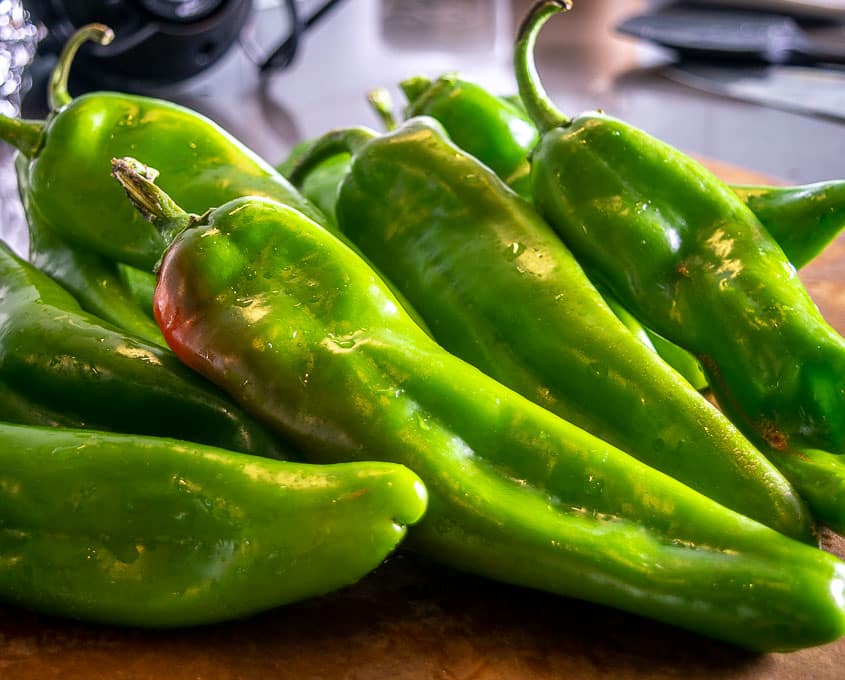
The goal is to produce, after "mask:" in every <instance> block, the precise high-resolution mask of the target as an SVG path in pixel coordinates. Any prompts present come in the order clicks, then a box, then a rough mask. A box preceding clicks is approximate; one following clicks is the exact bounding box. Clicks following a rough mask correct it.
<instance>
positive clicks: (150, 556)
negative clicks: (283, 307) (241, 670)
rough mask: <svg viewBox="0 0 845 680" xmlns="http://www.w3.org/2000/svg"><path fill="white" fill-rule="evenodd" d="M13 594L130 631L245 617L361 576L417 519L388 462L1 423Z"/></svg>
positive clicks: (2, 563)
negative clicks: (288, 458)
mask: <svg viewBox="0 0 845 680" xmlns="http://www.w3.org/2000/svg"><path fill="white" fill-rule="evenodd" d="M0 461H2V462H0V467H2V469H3V483H2V484H0V529H2V531H0V599H2V600H3V601H5V602H10V603H13V604H16V605H22V606H24V607H27V608H30V609H35V610H38V611H41V612H47V613H49V614H58V615H60V616H68V617H72V618H75V619H84V620H87V621H97V622H103V623H117V624H123V625H131V626H154V627H163V626H185V625H194V624H201V623H211V622H215V621H223V620H226V619H232V618H237V617H242V616H246V615H249V614H252V613H254V612H257V611H261V610H263V609H269V608H271V607H275V606H277V605H280V604H285V603H288V602H294V601H296V600H301V599H304V598H307V597H314V596H316V595H321V594H323V593H327V592H330V591H332V590H336V589H337V588H341V587H343V586H346V585H349V584H350V583H354V582H355V581H357V580H358V579H360V578H361V577H362V576H364V575H365V574H367V572H369V571H371V570H372V569H373V568H375V567H376V566H377V565H378V564H379V563H380V562H381V561H382V560H383V559H384V558H385V556H386V555H387V554H388V553H389V552H390V551H391V550H392V549H393V548H394V547H395V546H396V544H397V543H399V541H400V540H401V539H402V537H403V536H404V534H405V531H406V528H405V525H407V524H412V523H414V522H416V521H417V520H418V519H419V518H420V516H421V515H422V514H423V512H424V510H425V505H426V495H425V489H424V488H423V486H422V484H421V482H420V481H419V478H418V477H417V476H416V475H414V474H413V473H412V472H410V471H409V470H407V469H406V468H403V467H400V466H398V465H391V464H387V463H354V464H347V465H330V466H316V465H304V464H299V463H286V462H280V461H275V460H268V459H266V458H257V457H255V456H246V455H243V454H239V453H232V452H229V451H225V450H222V449H217V448H213V447H210V446H202V445H200V444H193V443H188V442H181V441H177V440H174V439H159V438H155V437H138V436H136V435H132V436H127V435H119V434H110V433H105V432H94V431H86V430H65V429H61V428H39V427H24V426H16V425H7V424H3V423H0Z"/></svg>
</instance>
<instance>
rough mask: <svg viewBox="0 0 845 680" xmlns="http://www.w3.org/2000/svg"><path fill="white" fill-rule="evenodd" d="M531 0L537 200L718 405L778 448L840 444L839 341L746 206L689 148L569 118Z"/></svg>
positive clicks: (525, 52) (523, 69) (529, 72)
mask: <svg viewBox="0 0 845 680" xmlns="http://www.w3.org/2000/svg"><path fill="white" fill-rule="evenodd" d="M564 6H565V3H561V2H542V3H539V4H538V5H536V6H535V8H534V9H533V10H532V12H531V13H530V14H529V16H528V17H527V19H526V21H525V22H524V23H523V25H522V29H521V31H520V37H519V40H518V41H517V48H516V55H515V64H516V69H517V81H518V82H519V90H520V95H521V96H522V99H523V102H524V103H525V106H526V109H527V110H528V111H529V113H530V115H531V118H532V120H533V121H534V122H535V124H536V125H537V127H538V128H539V129H540V130H542V131H543V136H542V138H541V140H540V142H539V143H538V145H537V146H536V147H535V149H534V151H533V154H532V163H531V178H532V193H533V195H534V201H535V204H536V205H537V206H538V208H539V209H540V211H541V212H542V213H543V215H544V216H545V217H546V219H547V220H548V221H549V223H550V224H551V225H552V226H553V227H554V228H555V229H556V230H557V231H558V232H559V233H560V235H561V238H562V239H563V240H564V241H565V242H566V244H567V245H568V246H569V247H570V248H571V249H572V251H573V252H574V253H575V255H576V256H577V257H578V258H579V260H581V261H583V262H584V263H585V265H586V266H589V267H590V269H591V271H593V270H594V271H596V272H598V273H600V274H601V275H602V276H603V277H604V279H605V281H606V283H607V284H608V286H609V287H610V288H611V290H612V291H613V292H614V293H615V294H616V295H617V297H618V298H619V299H620V301H621V302H622V303H623V304H624V305H625V306H626V307H627V308H628V309H630V310H631V311H632V312H633V313H634V315H635V316H636V317H637V318H639V319H642V320H643V321H644V323H645V324H646V325H648V326H650V327H652V328H654V329H655V330H656V331H657V332H658V333H660V334H661V335H663V336H665V337H666V338H668V339H669V340H671V341H672V342H675V343H676V344H678V345H680V346H682V347H684V348H685V349H687V350H689V351H691V352H693V354H695V355H696V357H697V358H698V359H699V360H700V361H701V362H702V364H703V365H704V367H705V369H706V370H707V374H708V378H709V383H710V386H711V389H712V390H713V392H714V394H715V395H716V397H717V399H718V401H719V404H720V405H721V406H722V408H723V409H724V410H725V411H726V412H727V413H728V414H730V416H731V418H732V419H733V420H734V422H736V423H737V424H739V425H740V426H741V427H742V428H743V429H744V430H745V431H746V432H748V433H749V434H750V435H752V436H756V437H758V438H759V439H760V440H762V441H765V442H766V443H768V444H769V445H770V446H772V447H773V448H775V449H779V450H786V449H796V448H820V449H824V450H827V451H830V452H832V453H842V452H845V341H843V339H842V338H841V337H840V336H839V334H838V333H836V331H835V330H834V329H833V328H831V327H830V325H828V324H827V323H826V322H825V320H824V319H823V318H822V316H821V315H820V314H819V311H818V309H817V308H816V306H815V305H814V304H813V302H812V300H811V299H810V296H809V295H808V294H807V291H806V290H805V289H804V287H803V285H802V284H801V282H800V280H799V279H798V276H797V274H796V271H795V268H794V267H793V266H792V264H791V263H790V262H789V260H788V259H787V258H786V256H785V255H784V253H783V250H782V249H781V248H780V247H779V246H778V244H777V242H776V241H775V240H774V239H773V238H772V237H771V236H770V235H769V234H768V233H767V232H766V231H765V229H764V228H763V226H762V225H761V224H760V222H759V220H758V219H757V218H756V217H755V216H754V214H753V213H752V212H751V210H750V209H749V208H748V207H747V206H746V205H745V204H744V203H743V202H742V201H741V200H740V199H739V198H738V197H737V196H736V194H734V193H733V192H732V191H731V190H730V189H729V188H728V187H726V186H725V185H724V184H723V183H722V182H720V181H719V180H718V179H717V178H716V177H715V176H713V175H712V174H711V173H710V172H709V171H708V170H706V169H705V168H704V167H702V166H701V165H700V164H699V163H697V162H695V161H694V160H692V159H691V158H689V157H688V156H685V155H684V154H682V153H680V152H678V151H676V150H675V149H672V148H671V147H669V146H668V145H666V144H664V143H662V142H660V141H658V140H656V139H654V138H653V137H650V136H649V135H647V134H645V133H644V132H642V131H640V130H637V129H636V128H633V127H631V126H629V125H627V124H625V123H623V122H622V121H619V120H616V119H614V118H611V117H609V116H606V115H604V114H602V113H598V112H596V113H585V114H582V115H580V116H578V117H576V118H574V119H572V120H570V119H568V118H566V117H565V116H563V114H561V113H560V112H559V111H558V110H557V109H556V108H555V107H554V105H553V104H552V103H551V101H550V100H549V99H548V97H547V96H546V94H545V92H544V91H543V90H542V86H541V85H540V82H539V78H538V76H537V72H536V69H535V67H534V62H533V55H532V50H533V45H534V41H535V38H536V35H537V33H538V31H539V29H540V26H542V24H543V23H544V22H545V21H546V20H547V19H548V18H549V17H550V16H551V15H552V14H554V13H556V12H558V11H560V10H561V9H563V8H564Z"/></svg>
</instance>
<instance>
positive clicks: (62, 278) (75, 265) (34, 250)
mask: <svg viewBox="0 0 845 680" xmlns="http://www.w3.org/2000/svg"><path fill="white" fill-rule="evenodd" d="M22 159H23V156H18V159H17V160H18V163H17V167H18V169H19V173H18V188H19V190H20V194H21V199H22V201H23V204H24V209H25V211H26V219H27V223H28V225H29V261H30V262H31V263H32V264H33V265H35V266H36V267H37V268H38V269H40V270H41V271H42V272H44V273H45V274H47V275H49V276H50V277H51V278H52V279H54V280H55V281H57V282H59V283H60V284H61V285H62V286H63V287H64V288H66V289H67V290H68V291H69V292H70V293H72V294H73V296H74V297H75V298H76V299H77V301H78V302H79V303H80V305H81V306H82V307H83V308H84V309H85V311H87V312H91V313H92V314H94V315H96V316H98V317H100V318H101V319H103V320H105V321H108V322H109V323H113V324H114V325H115V326H118V327H119V328H122V329H123V330H125V331H127V332H129V333H131V334H132V335H135V336H137V337H139V338H141V339H142V340H146V341H147V342H151V343H153V344H156V345H160V346H163V347H167V343H165V342H164V338H163V337H162V335H161V331H160V330H159V329H158V326H156V324H155V321H153V319H152V294H151V293H150V297H149V301H148V303H147V308H148V309H149V313H146V312H145V311H144V309H143V307H142V306H141V304H143V303H141V304H139V301H138V300H137V299H135V297H133V293H132V289H131V288H130V287H129V285H127V283H126V281H125V280H124V278H123V276H122V275H121V271H120V269H119V267H120V265H118V264H116V263H114V262H112V261H111V260H109V259H108V258H106V257H103V256H102V255H98V254H97V253H93V252H90V251H87V250H85V249H84V248H80V247H78V246H75V245H73V244H71V243H70V242H68V241H67V240H66V239H63V238H62V237H61V236H58V235H57V234H55V233H54V232H53V230H52V229H51V228H50V227H49V226H47V224H46V223H45V221H44V219H43V217H42V216H41V214H40V212H39V211H38V210H37V208H36V207H35V206H33V205H31V204H30V202H29V200H28V192H27V187H26V179H25V177H24V176H23V173H22V172H20V170H22V169H23V165H24V164H25V163H22V162H21V161H22ZM135 271H136V272H137V273H138V275H139V276H141V277H143V276H145V275H146V276H149V277H150V278H152V279H153V281H155V277H153V275H152V274H147V273H146V272H140V271H138V270H135Z"/></svg>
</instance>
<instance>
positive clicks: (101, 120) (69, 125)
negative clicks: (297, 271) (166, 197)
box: [0, 25, 325, 271]
mask: <svg viewBox="0 0 845 680" xmlns="http://www.w3.org/2000/svg"><path fill="white" fill-rule="evenodd" d="M110 35H111V31H110V30H109V29H107V28H106V27H103V26H99V25H93V26H92V27H88V28H86V29H83V30H81V31H79V32H78V33H77V34H76V35H75V36H74V38H72V39H71V42H70V43H69V44H68V46H67V47H66V49H65V52H64V53H63V55H62V58H61V59H60V63H59V66H58V67H57V70H56V74H55V75H54V79H53V82H52V85H51V87H52V90H51V102H52V103H53V113H52V114H51V115H50V116H49V118H48V119H47V121H46V122H45V123H40V122H22V121H17V120H14V119H10V118H7V117H4V116H0V139H3V140H5V141H7V142H9V143H11V144H13V145H15V146H16V147H17V148H18V150H19V151H20V152H21V154H22V155H24V156H25V157H26V158H27V159H28V161H29V162H28V163H27V164H26V167H25V169H24V175H25V178H26V184H27V187H28V203H29V205H30V207H31V209H34V210H38V212H39V213H40V215H41V217H42V218H43V222H44V224H45V225H46V226H47V227H49V228H50V229H52V230H53V232H54V233H56V234H58V235H60V236H62V237H64V238H65V239H67V240H68V241H71V242H73V243H75V244H76V245H78V246H84V247H85V248H87V249H89V250H91V251H93V252H96V253H99V254H100V255H104V256H106V257H108V258H110V259H112V260H115V261H119V262H125V263H127V264H131V265H134V266H136V267H138V268H140V269H144V270H146V271H152V269H153V267H154V266H155V264H156V262H157V261H158V259H159V258H160V257H161V254H162V252H163V250H164V246H165V244H164V241H163V240H162V238H161V236H160V235H159V234H158V232H157V231H156V230H155V229H154V228H153V227H152V225H150V224H149V223H147V222H145V221H144V220H143V219H141V218H140V217H139V216H138V215H137V213H135V212H134V211H133V210H132V209H131V207H130V206H128V205H127V204H126V201H125V199H124V197H123V195H122V193H121V191H120V188H119V187H117V186H116V185H115V184H114V182H112V181H111V180H110V179H109V168H110V163H111V159H112V158H113V157H114V156H123V155H126V154H129V153H133V154H137V155H139V156H143V157H144V158H146V159H148V161H149V162H150V163H154V164H156V167H157V168H158V169H159V170H161V171H162V172H164V173H165V174H166V176H167V177H168V179H167V181H166V186H167V187H168V188H169V189H170V190H171V191H172V192H173V195H174V196H175V197H177V198H178V199H179V201H181V202H182V203H183V204H184V205H185V206H187V207H188V209H190V210H204V209H205V207H207V206H208V205H213V204H218V203H223V202H225V201H227V200H229V199H231V198H235V197H237V196H243V195H256V196H267V197H269V198H273V199H275V200H278V201H281V202H283V203H286V204H289V205H292V206H294V207H295V208H296V209H297V210H299V211H301V212H303V213H304V214H306V215H309V216H310V217H312V218H313V219H315V220H316V221H318V222H324V221H325V218H324V217H323V215H322V214H321V213H320V212H319V211H318V210H317V209H316V208H315V207H314V206H312V205H311V204H310V203H309V202H308V201H307V200H305V199H304V198H303V197H302V196H301V195H300V194H299V193H298V192H297V191H295V190H294V189H293V187H291V186H290V184H289V183H288V182H287V181H286V180H285V179H284V178H283V177H282V176H281V175H279V173H277V172H276V171H275V170H274V169H273V168H272V167H271V166H270V165H268V164H267V163H266V162H265V161H263V160H262V159H261V158H259V157H258V156H257V155H256V154H254V153H253V152H252V151H250V150H249V149H247V148H246V147H245V146H244V145H243V144H241V143H240V142H239V141H238V140H236V139H235V138H234V137H232V136H231V135H230V134H228V133H227V132H225V131H224V130H222V129H221V128H220V127H218V126H217V125H216V124H215V123H213V122H212V121H210V120H208V119H207V118H205V117H203V116H201V115H199V114H197V113H195V112H194V111H191V110H189V109H186V108H183V107H181V106H177V105H175V104H171V103H170V102H166V101H163V100H159V99H150V98H147V97H137V96H130V95H125V94H120V93H114V92H97V93H92V94H87V95H84V96H82V97H78V98H76V99H73V100H71V99H70V96H69V95H68V94H67V89H66V82H67V71H68V69H69V68H70V62H71V60H72V58H73V55H74V53H75V52H76V49H77V47H78V46H79V44H81V43H82V42H84V41H85V39H87V38H93V39H97V40H106V41H108V40H110V37H109V36H110ZM83 197H84V198H83Z"/></svg>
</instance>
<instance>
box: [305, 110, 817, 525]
mask: <svg viewBox="0 0 845 680" xmlns="http://www.w3.org/2000/svg"><path fill="white" fill-rule="evenodd" d="M339 151H345V152H347V153H349V152H351V153H352V154H353V161H352V166H351V168H350V171H349V173H348V174H347V176H346V178H345V179H344V180H343V182H342V183H341V185H340V189H339V193H338V201H337V205H336V212H337V217H338V225H339V228H340V229H341V230H342V231H343V232H344V234H345V235H346V236H347V238H349V239H350V240H352V241H353V242H355V243H356V244H357V245H358V247H359V248H360V249H361V250H362V251H363V252H365V253H366V254H367V255H368V257H369V258H370V259H372V260H373V261H375V262H376V264H377V265H378V266H379V267H380V268H381V269H382V270H383V271H384V272H385V273H386V274H387V276H388V278H389V279H390V280H391V281H393V283H394V284H395V285H396V286H397V287H398V288H399V289H400V290H401V291H402V292H403V293H404V294H405V295H406V296H407V297H408V299H409V300H411V301H412V304H413V305H414V307H415V308H416V309H418V310H419V312H420V313H421V314H422V315H423V318H424V319H425V320H426V322H427V323H428V325H429V327H430V328H431V329H432V332H433V334H434V337H435V338H436V339H437V341H438V342H439V343H440V344H442V345H443V346H444V347H445V348H446V349H447V350H449V351H450V352H452V353H453V354H455V355H457V356H459V357H461V358H462V359H464V360H465V361H468V362H470V363H472V364H473V365H474V366H476V367H477V368H479V369H480V370H482V371H484V372H485V373H487V374H488V375H490V376H492V377H493V378H495V379H496V380H497V381H499V382H501V383H503V384H505V385H507V386H508V387H510V388H511V389H513V390H516V391H517V392H519V393H520V394H522V395H524V396H525V397H527V398H528V399H530V400H532V401H534V402H536V403H537V404H539V405H540V406H543V407H544V408H546V409H548V410H549V411H551V412H553V413H555V414H557V415H558V416H560V417H562V418H564V419H566V420H568V421H570V422H572V423H574V424H575V425H577V426H578V427H581V428H583V429H584V430H587V431H588V432H591V433H592V434H593V435H595V436H597V437H599V438H601V439H603V440H605V441H607V442H609V443H610V444H612V445H613V446H615V447H618V448H619V449H621V450H623V451H625V452H626V453H629V454H630V455H632V456H634V457H635V458H638V459H639V460H641V461H643V462H645V463H646V464H648V465H649V466H651V467H653V468H656V469H658V470H661V471H662V472H665V473H666V474H668V475H670V476H672V477H674V478H676V479H678V480H680V481H681V482H683V483H684V484H686V485H688V486H690V487H692V488H694V489H696V490H697V491H700V492H701V493H703V494H705V495H707V496H710V497H711V498H714V499H715V500H717V501H718V502H720V503H722V504H723V505H725V506H727V507H729V508H731V509H733V510H736V511H737V512H741V513H742V514H744V515H748V516H749V517H752V518H753V519H755V520H757V521H758V522H762V523H764V524H767V525H769V526H771V527H774V528H776V529H778V530H779V531H782V532H783V533H786V534H788V535H790V536H793V537H799V538H807V537H808V535H809V533H808V532H809V523H810V519H809V515H808V513H806V510H805V509H804V507H803V504H802V503H801V501H800V499H799V498H798V496H797V494H796V493H795V491H794V489H792V487H791V486H790V485H789V483H788V482H787V481H786V480H785V479H784V478H783V477H782V476H781V474H780V473H779V472H778V471H777V470H776V469H775V467H774V466H773V465H772V464H771V463H770V462H769V461H768V460H766V458H765V457H764V456H763V455H762V454H761V453H760V452H759V451H758V450H757V449H756V448H755V447H754V446H753V445H752V444H751V443H750V442H749V441H748V440H747V439H746V438H745V437H744V436H743V435H742V434H741V433H740V432H739V431H738V430H737V428H736V427H734V426H733V425H732V424H731V423H730V421H728V419H727V418H726V417H725V416H723V415H722V414H721V413H719V411H718V410H717V409H716V408H715V407H713V405H712V404H710V403H708V402H707V401H706V400H705V399H704V398H703V397H702V396H701V395H700V394H698V393H697V392H696V391H695V390H694V389H693V388H692V387H691V386H690V385H689V384H688V383H686V382H685V381H684V380H683V379H682V378H681V376H679V375H678V374H677V373H676V372H675V371H673V370H672V369H671V368H669V367H668V366H667V365H666V363H665V362H664V361H663V360H661V359H660V357H658V356H657V355H656V354H655V353H654V352H653V351H652V350H651V349H649V348H647V347H645V346H643V344H642V343H641V342H640V341H638V340H637V338H636V337H634V335H632V334H631V332H630V331H629V330H628V328H627V327H625V326H624V325H623V324H622V322H620V321H619V320H618V319H617V318H616V316H615V315H614V314H613V312H612V311H611V310H610V309H609V308H608V306H607V305H606V304H605V302H604V300H603V299H602V296H601V295H600V294H599V292H598V291H597V290H596V289H595V287H594V286H593V285H592V284H591V282H590V280H589V279H588V278H587V276H586V275H585V274H584V271H583V270H582V269H581V267H580V266H579V264H578V263H577V262H576V261H575V258H574V257H573V256H572V254H571V253H570V252H569V251H568V250H567V249H566V247H565V246H564V245H563V244H562V243H561V241H560V239H559V238H558V236H557V235H556V234H555V233H554V232H553V231H552V229H551V228H550V227H549V226H548V225H547V224H546V223H545V222H544V221H543V220H542V218H540V216H539V215H537V213H536V212H535V211H534V210H533V209H532V207H531V206H530V205H528V204H527V203H526V202H525V201H523V200H521V199H520V198H519V197H518V196H515V195H514V193H513V192H512V191H510V190H509V189H508V188H507V187H506V186H505V185H504V184H503V182H502V180H500V179H499V178H498V177H497V176H496V175H495V174H494V173H493V172H492V171H491V170H490V169H489V168H487V167H486V166H484V165H483V164H482V163H480V162H479V161H478V160H476V159H475V158H473V157H472V156H470V155H469V154H467V153H465V152H463V151H461V150H460V149H458V148H457V147H456V146H455V145H454V144H452V143H451V142H450V141H449V140H448V139H447V138H446V135H445V132H444V131H443V129H442V127H440V125H439V124H438V123H437V122H436V121H435V120H434V119H432V118H424V117H420V118H414V119H411V120H409V121H407V122H406V123H405V124H404V125H403V126H402V127H400V128H399V129H398V130H396V131H394V132H391V133H388V134H386V135H384V136H382V137H379V136H378V135H376V134H375V133H374V132H371V131H367V130H366V129H363V128H353V129H350V130H345V131H344V130H340V131H335V132H331V133H328V134H327V135H326V136H325V137H323V138H322V140H321V141H318V142H317V143H316V144H315V145H314V147H313V148H312V150H311V152H310V154H308V155H306V156H305V157H303V158H302V159H301V162H300V164H299V165H298V166H297V167H296V168H295V169H294V171H293V173H292V175H291V179H292V181H293V182H294V184H298V183H299V181H300V180H303V179H305V177H306V176H307V173H308V170H309V169H310V168H312V167H317V166H318V164H319V163H320V161H321V160H322V159H323V158H331V157H333V156H334V155H335V154H337V153H338V152H339Z"/></svg>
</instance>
